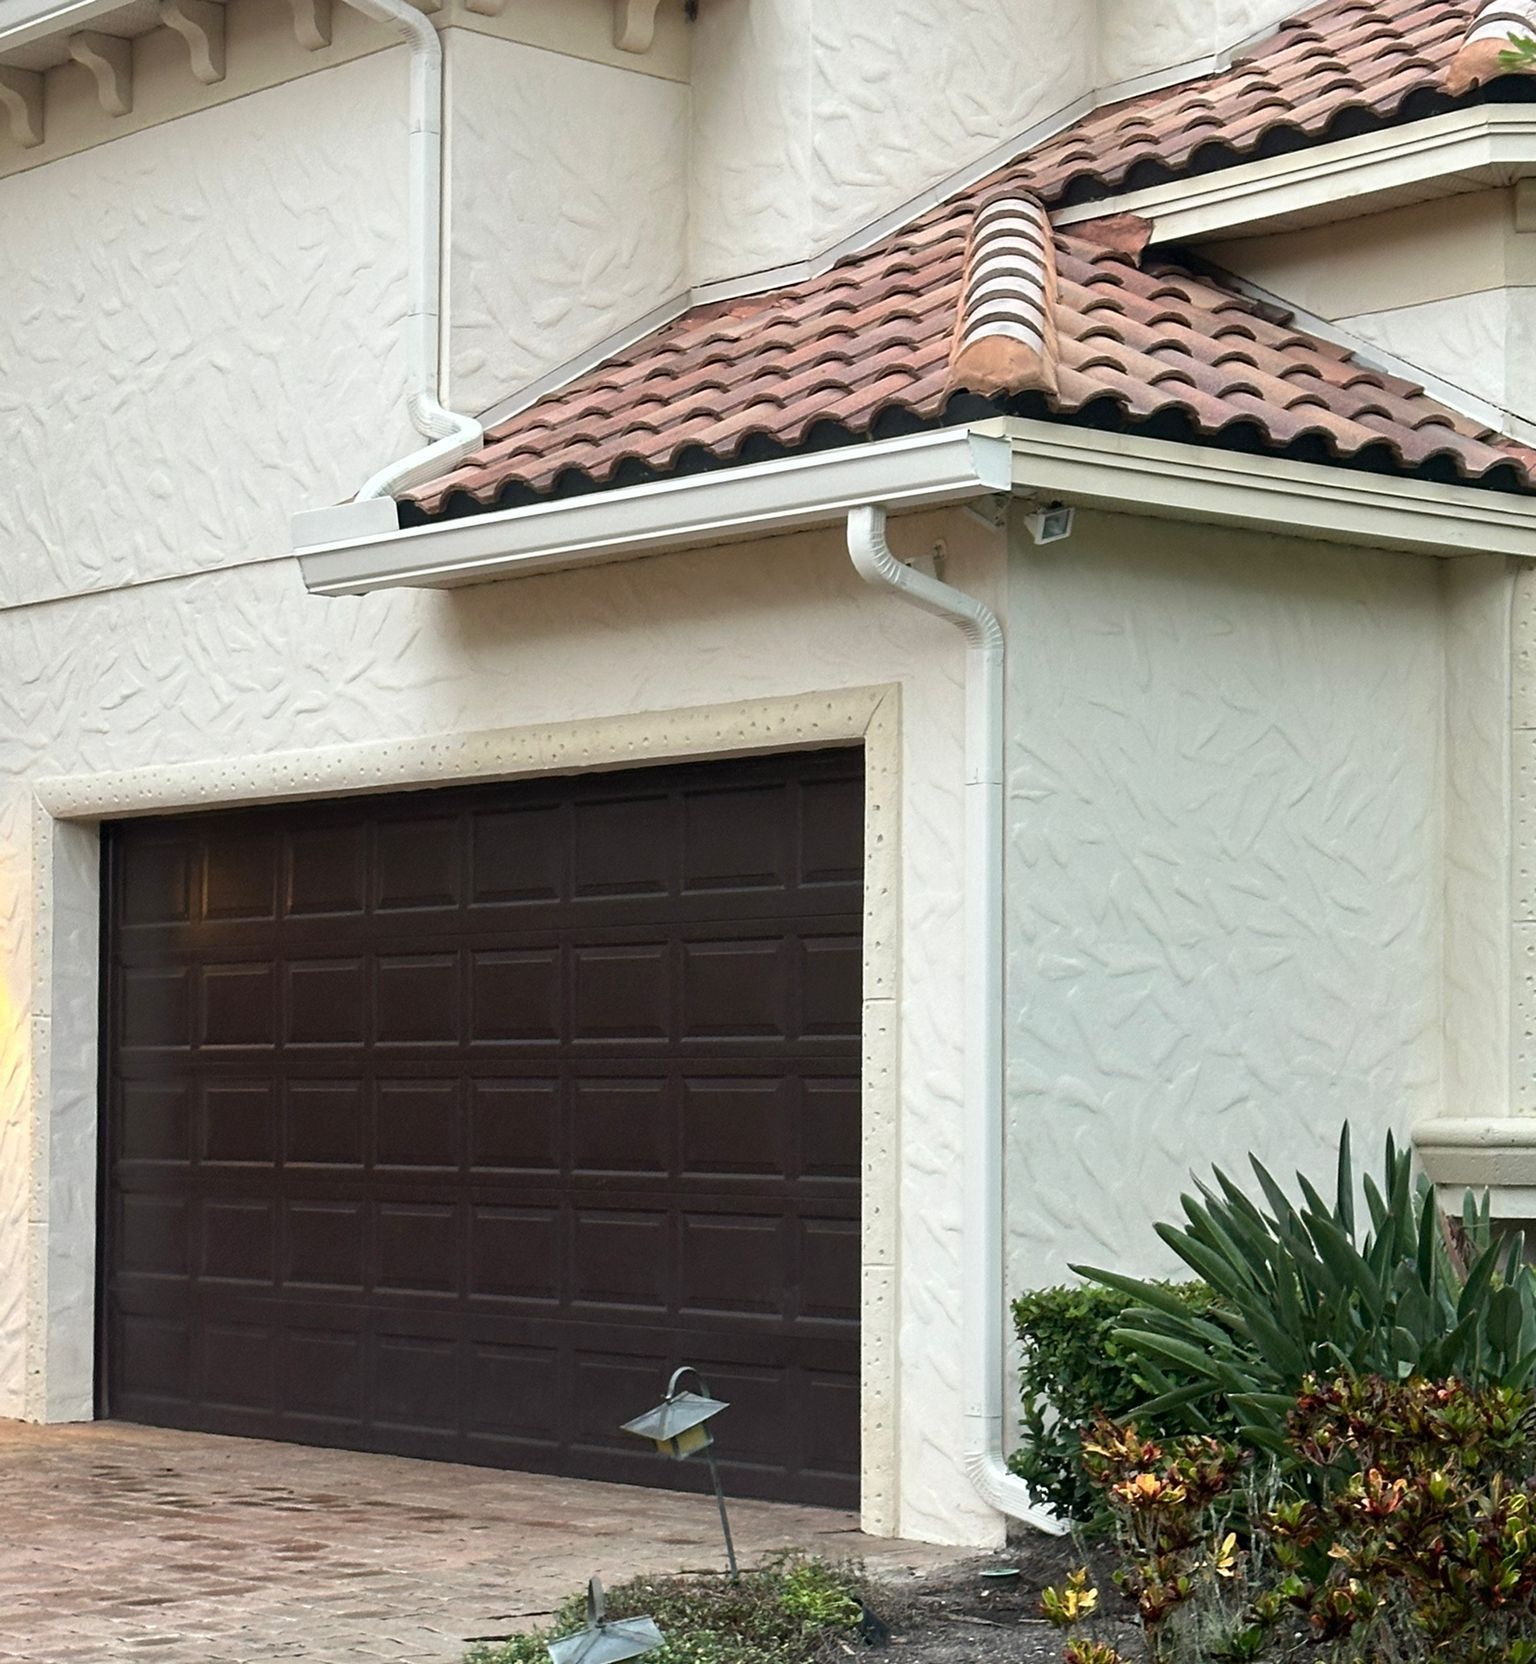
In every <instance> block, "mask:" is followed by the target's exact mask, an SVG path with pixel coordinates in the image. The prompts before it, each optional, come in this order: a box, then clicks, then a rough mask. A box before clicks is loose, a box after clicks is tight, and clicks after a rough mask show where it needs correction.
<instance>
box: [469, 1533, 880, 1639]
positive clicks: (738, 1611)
mask: <svg viewBox="0 0 1536 1664" xmlns="http://www.w3.org/2000/svg"><path fill="white" fill-rule="evenodd" d="M864 1592H865V1584H864V1580H863V1577H862V1575H861V1574H860V1572H859V1569H858V1568H857V1567H855V1566H839V1565H833V1564H832V1563H831V1562H830V1561H826V1560H820V1559H816V1558H813V1557H810V1556H804V1555H790V1556H785V1557H784V1558H783V1559H780V1560H776V1561H774V1562H772V1563H771V1564H769V1565H768V1566H766V1567H765V1568H763V1569H762V1570H760V1571H747V1572H743V1573H742V1574H741V1580H740V1581H739V1582H737V1583H732V1582H730V1581H729V1579H727V1578H726V1577H725V1576H724V1575H723V1574H720V1575H714V1574H711V1575H709V1576H706V1577H670V1578H637V1579H635V1580H634V1581H633V1582H631V1583H623V1584H620V1585H619V1586H618V1587H617V1588H614V1589H610V1590H609V1591H608V1592H607V1616H608V1617H609V1618H636V1617H642V1616H649V1617H652V1618H654V1619H655V1620H656V1623H657V1626H658V1627H659V1628H660V1630H661V1632H662V1634H663V1635H664V1636H666V1638H667V1644H666V1645H665V1646H664V1647H662V1648H661V1649H660V1650H659V1651H657V1652H653V1653H651V1654H650V1655H649V1659H650V1664H818V1661H819V1660H821V1659H823V1658H826V1657H829V1656H831V1655H832V1654H833V1653H836V1654H837V1655H838V1656H841V1655H842V1654H843V1653H844V1652H845V1651H851V1650H852V1646H853V1644H854V1643H855V1642H856V1640H857V1637H858V1634H859V1625H860V1623H861V1621H862V1619H863V1616H864V1608H863V1605H862V1600H863V1596H864ZM586 1617H587V1613H586V1596H585V1594H584V1593H583V1594H580V1595H572V1596H571V1598H570V1599H569V1600H567V1601H566V1602H565V1603H564V1605H562V1606H561V1608H560V1610H559V1612H558V1613H556V1615H555V1620H554V1622H553V1623H552V1624H551V1625H550V1627H549V1628H548V1629H547V1630H538V1631H535V1632H534V1633H532V1634H528V1635H516V1636H514V1637H513V1638H512V1639H511V1640H510V1641H507V1642H505V1643H502V1644H501V1645H498V1646H492V1647H479V1648H476V1649H475V1650H474V1651H473V1652H471V1653H470V1654H468V1656H467V1657H466V1659H465V1664H549V1654H548V1653H547V1652H546V1650H545V1644H546V1642H548V1641H549V1640H551V1639H553V1638H557V1637H559V1636H563V1635H570V1634H573V1633H574V1632H575V1631H576V1630H578V1629H580V1628H582V1627H583V1625H584V1624H585V1623H586Z"/></svg>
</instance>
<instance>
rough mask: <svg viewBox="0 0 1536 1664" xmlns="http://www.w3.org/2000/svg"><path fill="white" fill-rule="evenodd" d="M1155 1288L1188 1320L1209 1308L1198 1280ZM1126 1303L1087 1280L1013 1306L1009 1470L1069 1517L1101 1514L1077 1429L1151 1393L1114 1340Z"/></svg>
mask: <svg viewBox="0 0 1536 1664" xmlns="http://www.w3.org/2000/svg"><path fill="white" fill-rule="evenodd" d="M1158 1287H1159V1288H1160V1289H1161V1290H1162V1292H1163V1294H1164V1295H1165V1296H1166V1297H1167V1298H1168V1299H1169V1300H1171V1301H1174V1302H1175V1303H1177V1304H1178V1305H1179V1306H1180V1307H1181V1308H1182V1309H1183V1310H1185V1311H1187V1312H1189V1313H1190V1315H1191V1316H1193V1317H1203V1316H1205V1315H1206V1314H1207V1313H1208V1312H1209V1311H1210V1307H1211V1302H1212V1299H1213V1296H1212V1294H1211V1291H1210V1289H1209V1288H1207V1287H1206V1285H1205V1284H1204V1283H1163V1284H1159V1285H1158ZM1126 1305H1127V1301H1126V1297H1125V1296H1124V1295H1123V1294H1120V1293H1117V1292H1116V1291H1115V1290H1113V1289H1107V1288H1095V1287H1091V1286H1089V1287H1083V1286H1073V1287H1061V1288H1043V1289H1037V1290H1035V1291H1034V1292H1032V1293H1030V1294H1024V1295H1021V1296H1020V1297H1019V1298H1018V1299H1017V1300H1015V1301H1014V1303H1013V1323H1014V1328H1015V1330H1016V1331H1017V1333H1018V1337H1019V1344H1020V1350H1021V1353H1022V1358H1021V1363H1020V1369H1019V1390H1020V1393H1021V1395H1022V1398H1023V1406H1024V1408H1023V1415H1022V1419H1021V1426H1020V1437H1021V1442H1020V1445H1019V1448H1018V1449H1017V1450H1016V1451H1015V1452H1014V1454H1013V1456H1012V1458H1011V1466H1012V1468H1013V1471H1014V1472H1015V1473H1016V1474H1018V1475H1019V1477H1020V1478H1021V1479H1023V1480H1024V1481H1025V1482H1026V1483H1027V1484H1028V1485H1029V1486H1030V1488H1031V1489H1032V1490H1033V1491H1034V1493H1035V1494H1036V1496H1038V1497H1040V1498H1041V1500H1042V1501H1045V1502H1048V1503H1050V1505H1051V1506H1052V1507H1053V1508H1054V1509H1055V1510H1056V1511H1057V1513H1059V1514H1063V1515H1065V1516H1067V1517H1068V1518H1070V1519H1076V1520H1083V1521H1089V1520H1091V1519H1093V1518H1095V1517H1097V1518H1099V1519H1100V1520H1101V1521H1102V1520H1103V1518H1104V1516H1103V1514H1102V1508H1101V1502H1100V1498H1099V1493H1098V1491H1097V1489H1096V1488H1095V1486H1094V1485H1093V1484H1092V1482H1091V1481H1090V1480H1089V1478H1088V1476H1087V1474H1086V1473H1085V1472H1084V1470H1083V1447H1082V1437H1081V1434H1082V1430H1083V1429H1084V1428H1085V1427H1088V1426H1089V1425H1091V1423H1092V1422H1093V1421H1094V1419H1095V1418H1096V1417H1098V1416H1100V1415H1104V1416H1108V1417H1109V1418H1110V1419H1111V1420H1119V1419H1121V1418H1122V1417H1124V1416H1128V1415H1129V1414H1130V1413H1131V1412H1132V1411H1133V1410H1136V1409H1137V1408H1138V1407H1139V1406H1141V1405H1142V1404H1144V1403H1145V1402H1146V1401H1147V1399H1148V1398H1149V1397H1151V1395H1152V1394H1153V1393H1154V1392H1156V1391H1159V1390H1160V1385H1158V1384H1155V1383H1154V1380H1153V1379H1152V1378H1151V1377H1149V1376H1148V1375H1147V1373H1146V1372H1145V1371H1144V1370H1143V1369H1142V1368H1141V1367H1140V1366H1139V1364H1138V1361H1137V1355H1136V1352H1135V1350H1134V1349H1133V1348H1131V1347H1128V1346H1126V1345H1125V1344H1123V1343H1122V1342H1120V1341H1118V1340H1117V1339H1116V1338H1115V1332H1116V1330H1118V1329H1120V1328H1121V1327H1122V1326H1123V1324H1124V1321H1125V1310H1126ZM1160 1380H1161V1376H1159V1377H1158V1381H1159V1382H1160ZM1146 1425H1147V1428H1148V1430H1149V1431H1156V1430H1159V1429H1160V1428H1161V1426H1162V1423H1161V1422H1159V1421H1158V1419H1157V1418H1156V1417H1152V1418H1151V1419H1149V1420H1148V1421H1147V1422H1146ZM1182 1425H1183V1422H1182V1419H1181V1418H1179V1417H1177V1416H1176V1417H1174V1418H1173V1419H1170V1420H1168V1422H1167V1426H1168V1428H1169V1429H1170V1430H1172V1429H1173V1428H1175V1427H1178V1426H1182Z"/></svg>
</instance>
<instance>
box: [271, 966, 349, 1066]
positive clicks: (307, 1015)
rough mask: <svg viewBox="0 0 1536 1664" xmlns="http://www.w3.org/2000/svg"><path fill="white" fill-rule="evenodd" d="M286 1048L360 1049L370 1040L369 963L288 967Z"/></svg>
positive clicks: (285, 971) (285, 970)
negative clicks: (359, 1047)
mask: <svg viewBox="0 0 1536 1664" xmlns="http://www.w3.org/2000/svg"><path fill="white" fill-rule="evenodd" d="M282 976H283V1018H284V1025H283V1042H284V1045H285V1046H290V1047H299V1046H303V1047H309V1046H336V1047H342V1048H349V1049H351V1048H356V1047H358V1046H362V1045H365V1044H366V1043H367V1039H368V960H367V959H366V958H365V957H364V956H363V955H361V954H350V955H348V956H347V957H346V958H344V959H297V960H288V961H285V962H284V963H283V965H282Z"/></svg>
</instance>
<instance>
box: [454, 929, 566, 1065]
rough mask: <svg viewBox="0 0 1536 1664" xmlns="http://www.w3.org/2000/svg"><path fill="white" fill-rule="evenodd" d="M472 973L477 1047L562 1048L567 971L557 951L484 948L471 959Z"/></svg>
mask: <svg viewBox="0 0 1536 1664" xmlns="http://www.w3.org/2000/svg"><path fill="white" fill-rule="evenodd" d="M469 972H470V1031H469V1039H470V1043H471V1044H472V1045H476V1046H486V1045H513V1046H529V1045H542V1046H557V1045H559V1043H560V1041H561V1040H562V1039H563V1038H564V1035H563V1034H562V1032H561V1030H562V1027H563V1024H562V1022H561V1017H562V1013H563V1009H564V1004H565V1001H564V999H563V997H562V996H563V983H564V978H565V969H564V963H563V958H562V955H561V952H560V949H559V948H558V947H538V948H524V949H512V950H500V951H498V950H496V949H482V950H480V951H478V952H475V953H472V954H471V955H470V960H469Z"/></svg>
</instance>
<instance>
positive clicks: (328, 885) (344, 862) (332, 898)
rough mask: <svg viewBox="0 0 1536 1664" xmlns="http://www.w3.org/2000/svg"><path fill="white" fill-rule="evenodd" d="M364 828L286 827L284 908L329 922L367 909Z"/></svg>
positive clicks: (290, 916)
mask: <svg viewBox="0 0 1536 1664" xmlns="http://www.w3.org/2000/svg"><path fill="white" fill-rule="evenodd" d="M367 836H368V834H367V827H366V825H354V826H316V827H307V828H306V827H290V828H289V829H288V832H287V836H286V839H285V857H286V861H285V867H286V875H287V882H286V886H285V905H284V912H285V914H286V915H287V918H288V920H289V922H290V923H291V922H292V921H293V920H295V919H304V918H316V917H318V918H323V919H328V920H331V921H335V920H339V919H344V918H346V917H348V916H349V915H351V916H358V915H361V914H363V913H364V912H366V911H367V907H368V866H367Z"/></svg>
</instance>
